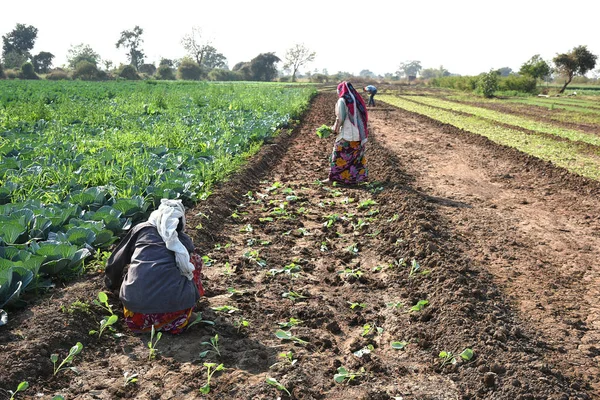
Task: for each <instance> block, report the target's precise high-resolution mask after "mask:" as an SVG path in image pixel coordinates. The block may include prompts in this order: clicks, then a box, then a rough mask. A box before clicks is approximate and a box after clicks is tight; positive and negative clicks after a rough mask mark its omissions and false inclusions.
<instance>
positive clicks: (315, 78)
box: [310, 74, 329, 83]
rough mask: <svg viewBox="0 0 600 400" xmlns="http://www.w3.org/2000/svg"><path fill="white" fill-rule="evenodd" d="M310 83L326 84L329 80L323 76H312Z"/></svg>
mask: <svg viewBox="0 0 600 400" xmlns="http://www.w3.org/2000/svg"><path fill="white" fill-rule="evenodd" d="M310 81H311V82H313V83H327V82H328V81H329V78H328V77H327V75H325V74H312V75H311V77H310Z"/></svg>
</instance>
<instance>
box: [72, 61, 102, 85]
mask: <svg viewBox="0 0 600 400" xmlns="http://www.w3.org/2000/svg"><path fill="white" fill-rule="evenodd" d="M73 79H81V80H82V81H93V80H96V79H98V68H97V67H96V65H95V64H92V63H91V62H89V61H80V62H79V64H77V66H76V67H75V71H73Z"/></svg>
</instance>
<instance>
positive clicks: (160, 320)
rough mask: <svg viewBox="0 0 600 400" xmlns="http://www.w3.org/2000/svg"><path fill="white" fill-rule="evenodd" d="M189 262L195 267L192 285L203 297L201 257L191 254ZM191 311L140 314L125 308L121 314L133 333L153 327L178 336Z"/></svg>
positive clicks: (142, 331)
mask: <svg viewBox="0 0 600 400" xmlns="http://www.w3.org/2000/svg"><path fill="white" fill-rule="evenodd" d="M190 262H191V263H192V264H194V267H195V269H194V283H195V284H196V287H197V288H198V292H199V293H200V296H204V288H203V287H202V280H201V273H202V257H200V256H199V255H198V254H192V255H190ZM193 309H194V308H193V307H192V308H187V309H185V310H180V311H174V312H168V313H157V314H142V313H136V312H133V311H129V310H128V309H127V308H125V307H123V313H124V315H125V323H126V324H127V327H128V328H129V329H130V330H131V331H132V332H134V333H144V332H150V331H151V330H152V326H154V330H155V331H163V332H169V333H172V334H178V333H181V332H183V330H184V329H185V327H186V326H187V324H188V322H189V320H190V316H191V315H192V311H193Z"/></svg>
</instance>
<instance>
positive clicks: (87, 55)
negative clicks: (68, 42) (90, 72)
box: [67, 43, 100, 69]
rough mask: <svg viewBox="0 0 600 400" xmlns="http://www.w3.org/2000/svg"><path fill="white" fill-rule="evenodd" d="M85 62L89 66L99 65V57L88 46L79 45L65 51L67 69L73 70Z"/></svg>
mask: <svg viewBox="0 0 600 400" xmlns="http://www.w3.org/2000/svg"><path fill="white" fill-rule="evenodd" d="M82 61H87V62H89V63H90V64H94V65H95V66H96V67H97V66H98V64H99V63H100V55H99V54H98V53H96V52H95V51H94V49H92V48H91V47H90V45H88V44H84V43H80V44H78V45H75V46H71V48H70V49H69V50H68V51H67V62H68V63H69V67H70V68H72V69H75V68H76V67H77V65H78V64H79V63H80V62H82Z"/></svg>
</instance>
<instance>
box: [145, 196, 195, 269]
mask: <svg viewBox="0 0 600 400" xmlns="http://www.w3.org/2000/svg"><path fill="white" fill-rule="evenodd" d="M179 218H182V219H183V229H182V231H184V230H185V208H184V207H183V203H182V202H181V200H169V199H162V200H161V201H160V206H159V207H158V209H157V210H155V211H153V212H152V214H150V217H149V218H148V222H149V223H151V224H152V225H154V226H155V227H156V229H157V230H158V233H159V235H160V237H162V239H163V240H164V241H165V244H166V245H167V249H169V250H171V251H173V252H174V253H175V261H176V263H177V268H179V270H180V271H181V275H183V276H185V277H186V278H188V279H189V280H192V279H193V277H194V264H192V263H191V262H190V253H189V252H188V251H187V249H186V248H185V246H184V245H183V244H182V243H181V242H180V241H179V235H178V233H177V225H178V224H179Z"/></svg>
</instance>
